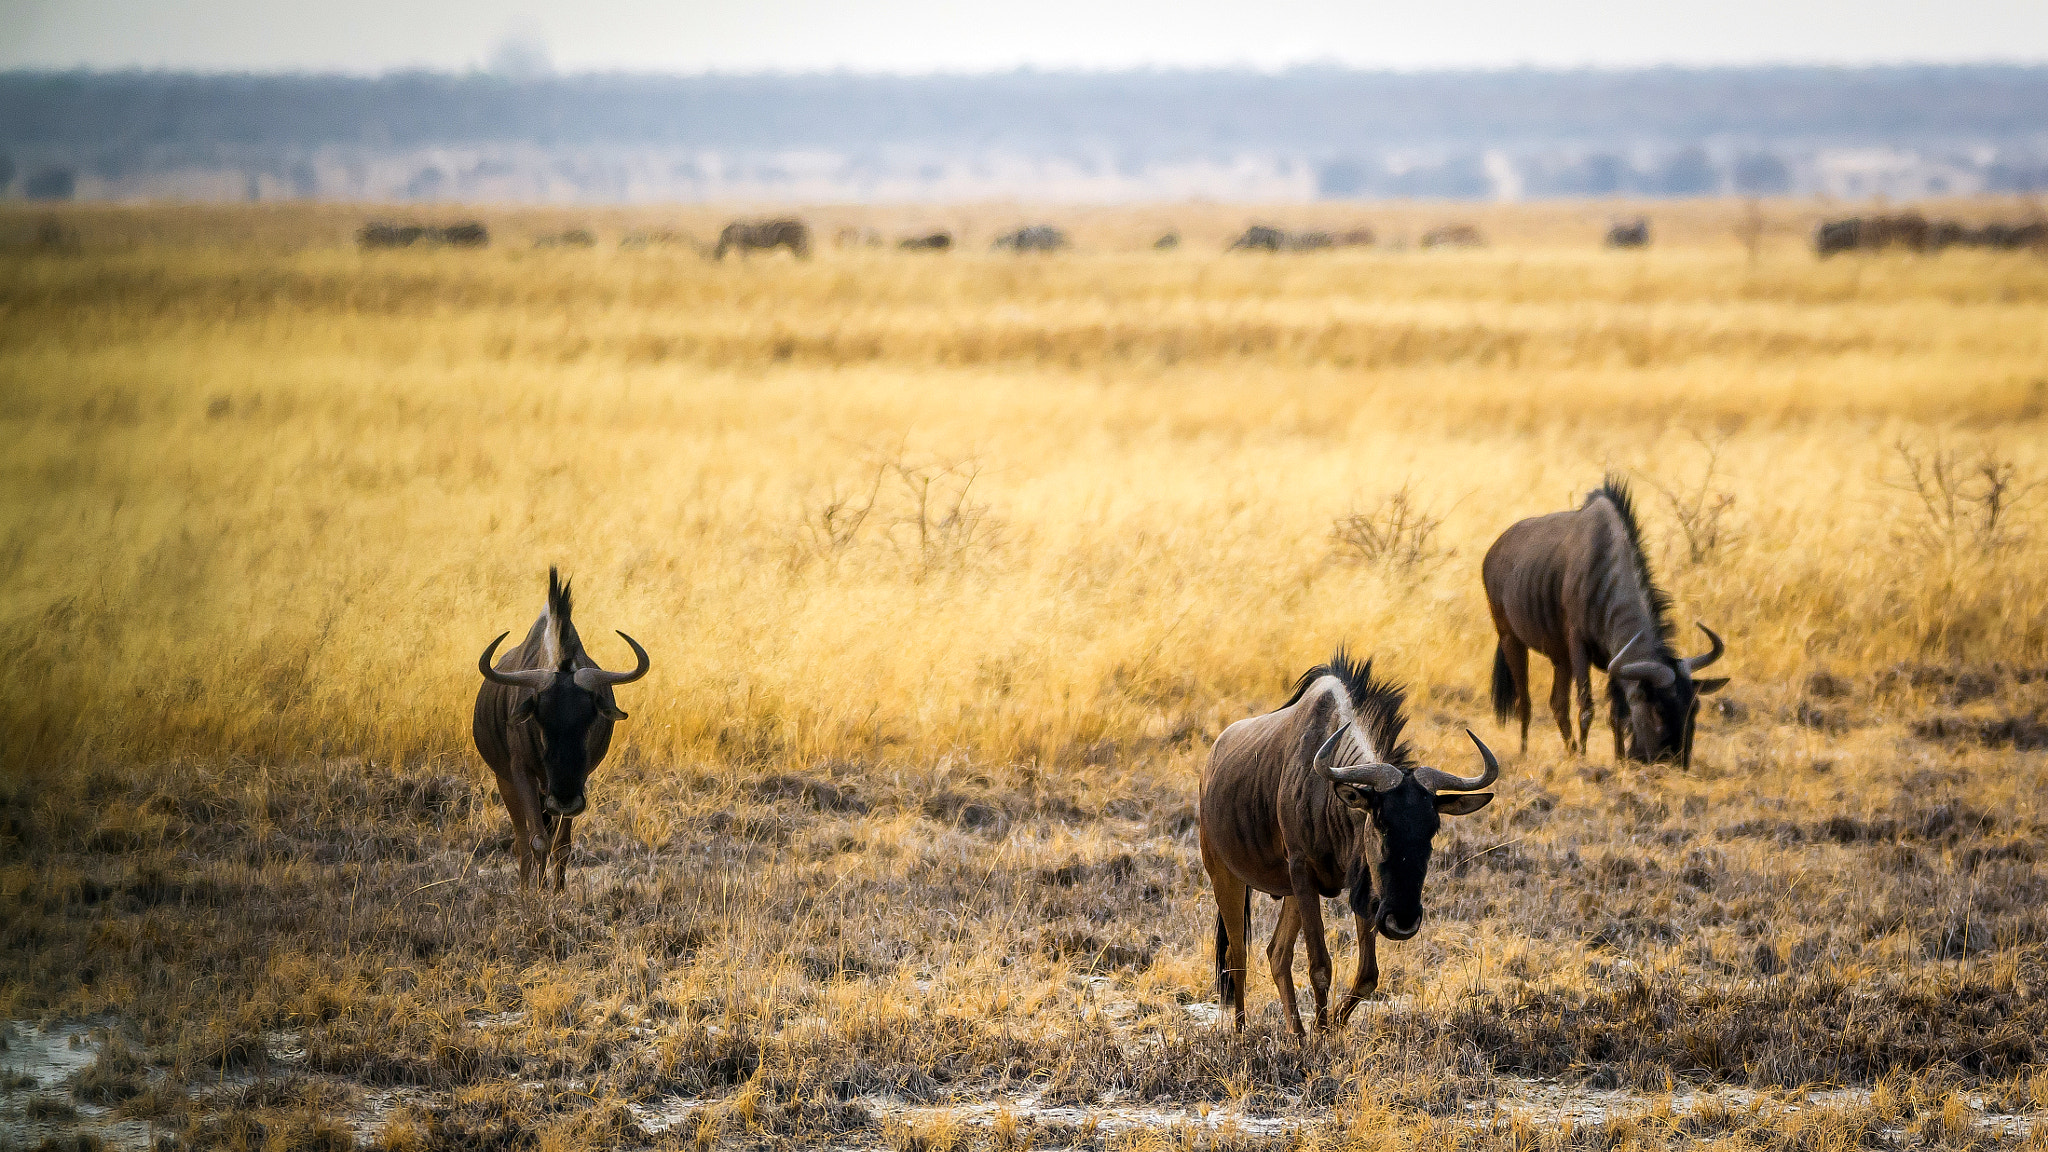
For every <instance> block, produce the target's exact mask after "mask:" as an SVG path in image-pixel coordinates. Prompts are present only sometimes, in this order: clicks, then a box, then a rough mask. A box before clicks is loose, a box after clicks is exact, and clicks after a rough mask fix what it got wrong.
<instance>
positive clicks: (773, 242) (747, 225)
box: [711, 220, 811, 260]
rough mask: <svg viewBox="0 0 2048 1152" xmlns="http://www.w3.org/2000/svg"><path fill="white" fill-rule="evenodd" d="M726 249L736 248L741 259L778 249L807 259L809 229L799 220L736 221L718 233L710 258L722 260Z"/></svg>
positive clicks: (809, 249) (809, 252)
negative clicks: (715, 246) (747, 255)
mask: <svg viewBox="0 0 2048 1152" xmlns="http://www.w3.org/2000/svg"><path fill="white" fill-rule="evenodd" d="M729 248H737V249H739V253H740V255H741V256H745V255H746V254H747V253H749V252H771V251H773V250H775V249H777V248H787V249H789V250H790V252H791V253H793V254H795V255H796V256H798V257H804V256H809V255H810V254H811V230H810V229H809V228H806V227H805V226H804V222H803V221H801V220H735V221H733V222H732V223H730V224H727V225H726V226H725V231H723V232H720V233H719V234H718V250H717V251H716V252H713V253H712V255H711V258H712V259H714V260H723V259H725V253H726V250H727V249H729Z"/></svg>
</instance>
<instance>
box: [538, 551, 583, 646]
mask: <svg viewBox="0 0 2048 1152" xmlns="http://www.w3.org/2000/svg"><path fill="white" fill-rule="evenodd" d="M569 584H570V581H567V580H564V579H562V576H561V573H559V572H557V571H556V570H555V566H554V565H552V564H550V565H548V611H547V615H546V616H545V617H543V618H542V619H541V641H540V643H541V660H542V662H543V663H544V664H545V665H546V666H548V667H551V668H554V669H556V670H559V669H560V667H561V665H562V664H564V663H566V662H568V661H569V660H570V659H571V658H572V657H574V655H575V650H576V649H579V648H581V647H582V645H581V644H580V643H579V642H578V641H577V639H576V626H575V625H574V624H571V623H570V622H569V617H570V613H571V612H572V611H573V610H574V608H575V601H574V598H573V597H572V596H571V594H570V592H569Z"/></svg>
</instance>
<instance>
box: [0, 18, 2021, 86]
mask: <svg viewBox="0 0 2048 1152" xmlns="http://www.w3.org/2000/svg"><path fill="white" fill-rule="evenodd" d="M508 45H509V46H510V47H512V48H513V49H515V50H513V51H507V47H508ZM522 46H523V47H524V48H525V49H526V50H525V51H519V50H517V49H519V48H521V47H522ZM533 49H539V50H540V52H541V53H542V54H543V55H544V57H545V59H547V60H549V61H551V62H552V64H553V66H554V67H555V68H556V69H558V70H562V71H586V70H605V69H624V70H631V71H667V72H677V71H680V72H703V71H726V72H742V71H759V70H764V69H775V70H810V69H821V68H848V69H854V70H858V71H917V72H928V71H985V70H990V69H1007V68H1014V67H1017V66H1020V65H1028V66H1034V67H1040V68H1121V67H1133V66H1142V65H1164V66H1213V65H1250V66H1254V67H1260V68H1274V67H1281V66H1285V65H1289V64H1298V63H1314V62H1328V63H1341V64H1347V65H1356V66H1362V67H1380V68H1389V67H1390V68H1434V67H1460V66H1479V67H1503V66H1512V65H1521V64H1529V65H1538V66H1548V67H1574V66H1580V65H1592V66H1596V67H1629V66H1639V65H1652V64H1740V63H1758V62H1786V61H1789V62H1800V63H1839V64H1866V63H1891V62H1900V61H1924V62H1946V61H2024V62H2044V61H2048V0H1942V2H1940V3H1932V2H1928V0H1711V2H1694V3H1689V4H1688V3H1672V2H1670V0H1401V2H1398V3H1396V2H1391V0H1278V2H1264V3H1243V2H1239V0H1175V2H1173V3H1161V2H1157V0H1029V2H1012V3H1004V4H994V3H958V2H946V0H710V2H705V0H686V2H683V3H659V2H656V0H555V2H538V0H529V2H524V3H522V2H518V0H514V2H513V3H507V4H499V3H485V2H482V0H350V2H347V3H335V2H332V0H329V2H323V3H318V4H312V3H305V2H303V0H182V2H178V0H171V2H165V0H0V68H70V67H77V66H80V65H84V66H89V67H95V68H120V67H148V68H191V69H205V70H236V71H242V70H254V71H271V70H286V69H298V70H318V71H344V72H381V71H385V70H389V69H393V68H411V67H426V68H435V69H444V70H465V69H470V68H476V67H482V66H486V65H488V64H490V63H492V62H493V61H494V60H495V61H497V62H498V63H499V64H500V65H502V66H512V65H515V64H516V63H517V62H518V61H519V60H521V59H522V58H524V59H526V60H527V61H528V62H529V63H530V62H532V61H533V60H534V59H535V53H534V51H533Z"/></svg>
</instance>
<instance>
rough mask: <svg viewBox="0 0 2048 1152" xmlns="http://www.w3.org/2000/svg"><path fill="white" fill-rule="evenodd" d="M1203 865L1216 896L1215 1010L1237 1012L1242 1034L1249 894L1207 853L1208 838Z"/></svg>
mask: <svg viewBox="0 0 2048 1152" xmlns="http://www.w3.org/2000/svg"><path fill="white" fill-rule="evenodd" d="M1202 866H1203V868H1205V869H1207V870H1208V873H1209V889H1210V891H1212V892H1214V893H1215V894H1216V993H1217V1004H1216V1010H1217V1013H1218V1014H1219V1015H1220V1014H1221V1013H1222V1012H1223V1011H1224V1010H1225V1009H1234V1010H1235V1011H1236V1012H1237V1030H1238V1031H1239V1032H1242V1031H1244V941H1245V934H1246V932H1248V931H1249V930H1250V928H1251V925H1250V924H1248V923H1246V920H1247V919H1248V917H1247V916H1246V912H1247V910H1248V909H1247V901H1248V900H1249V898H1250V895H1251V893H1250V892H1249V891H1247V890H1246V888H1245V884H1244V881H1242V880H1239V879H1238V878H1237V874H1236V873H1235V872H1232V871H1231V870H1230V866H1229V865H1227V864H1225V863H1223V861H1221V860H1218V859H1216V857H1215V856H1214V855H1213V854H1211V852H1210V851H1209V838H1208V837H1207V836H1203V837H1202Z"/></svg>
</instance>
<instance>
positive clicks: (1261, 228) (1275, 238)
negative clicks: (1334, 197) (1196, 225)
mask: <svg viewBox="0 0 2048 1152" xmlns="http://www.w3.org/2000/svg"><path fill="white" fill-rule="evenodd" d="M1372 239H1373V237H1372V231H1371V229H1367V228H1357V229H1353V230H1352V231H1349V232H1341V233H1339V232H1282V231H1281V230H1280V229H1278V228H1268V227H1267V226H1266V225H1264V224H1254V225H1252V226H1251V227H1249V228H1247V229H1245V230H1244V235H1242V236H1239V237H1238V238H1237V239H1235V240H1233V241H1231V242H1230V249H1229V250H1230V251H1232V252H1314V251H1317V250H1318V249H1322V248H1337V247H1341V246H1344V245H1350V244H1371V243H1372Z"/></svg>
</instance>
